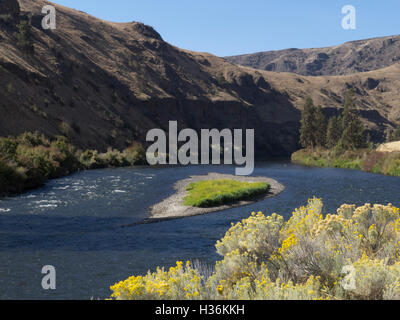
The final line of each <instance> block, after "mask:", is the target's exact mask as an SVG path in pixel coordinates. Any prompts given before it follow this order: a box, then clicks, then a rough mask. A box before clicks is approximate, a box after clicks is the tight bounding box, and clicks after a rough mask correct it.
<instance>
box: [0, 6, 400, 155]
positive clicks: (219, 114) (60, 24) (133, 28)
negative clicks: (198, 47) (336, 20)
mask: <svg viewBox="0 0 400 320" xmlns="http://www.w3.org/2000/svg"><path fill="white" fill-rule="evenodd" d="M46 4H52V3H50V2H47V1H43V0H35V1H33V0H19V1H17V0H0V112H1V117H0V136H7V135H15V134H19V133H22V132H24V131H35V130H39V131H41V132H43V133H44V134H46V135H48V136H50V137H52V136H56V135H60V134H62V135H66V136H67V137H68V138H69V139H70V140H71V142H72V143H74V144H76V145H78V146H80V147H82V148H98V149H100V150H105V149H106V148H107V147H109V146H112V147H115V148H124V147H126V146H128V145H129V144H131V143H132V141H133V140H135V141H141V142H144V141H145V136H146V133H147V131H148V130H149V129H152V128H163V129H167V128H168V121H169V120H177V121H178V124H179V127H180V128H185V127H190V128H193V129H196V130H200V129H201V128H218V129H223V128H242V129H246V128H254V129H255V135H256V155H257V156H259V157H268V156H288V155H289V154H290V153H291V152H293V151H294V150H296V149H297V148H298V130H299V119H300V110H301V107H302V105H303V103H304V99H305V98H306V97H307V96H308V95H310V96H311V97H312V98H313V99H314V101H315V103H316V104H321V105H322V106H323V107H324V110H325V112H326V113H327V115H332V114H336V113H337V112H338V111H339V110H340V108H341V106H342V104H343V97H344V94H345V92H346V90H347V89H349V88H353V89H354V91H355V100H356V104H357V108H358V109H359V112H360V115H361V117H362V120H363V122H364V123H365V124H366V125H367V127H368V130H369V131H370V133H371V136H372V138H373V139H374V140H376V141H382V140H383V137H384V134H385V130H387V129H388V128H390V127H392V126H393V125H394V124H395V123H396V122H398V121H400V90H399V87H400V72H399V71H400V64H398V63H396V59H394V60H392V61H391V62H390V61H389V58H388V59H387V61H386V60H385V61H383V60H384V59H383V58H382V59H380V58H379V50H378V51H376V52H375V53H376V54H375V55H376V57H375V60H376V61H375V62H373V61H372V62H371V66H370V67H368V68H367V69H362V70H358V69H357V68H354V69H351V68H350V67H348V68H347V69H348V72H343V73H339V74H340V76H338V75H335V76H330V75H323V76H306V75H298V74H295V73H278V72H272V71H266V70H256V69H253V68H250V67H248V66H247V67H246V66H239V65H236V64H233V63H232V62H230V61H228V60H227V59H225V58H220V57H216V56H214V55H212V54H208V53H199V52H192V51H188V50H184V49H180V48H177V47H175V46H173V45H172V44H169V43H167V42H165V41H164V40H163V39H162V36H161V35H160V34H159V33H158V32H157V31H156V30H154V29H153V28H152V27H150V26H147V25H144V24H142V23H137V22H131V23H113V22H108V21H104V20H101V19H97V18H95V17H92V16H90V15H88V14H86V13H84V12H80V11H76V10H72V9H69V8H66V7H63V6H60V5H56V4H52V5H54V6H55V7H56V9H57V29H55V30H44V29H42V27H41V21H42V18H43V14H42V13H41V11H42V7H43V6H44V5H46ZM24 24H28V25H30V26H31V27H30V28H26V27H25V29H23V27H21V26H23V25H24ZM26 29H30V30H28V31H27V30H26ZM160 31H161V32H162V30H160ZM21 39H22V40H21ZM393 39H395V38H393ZM382 41H386V40H383V39H382ZM395 43H397V42H395ZM392 45H393V44H392ZM393 50H394V49H393ZM394 51H396V50H394ZM385 52H386V51H385ZM396 52H397V53H398V54H399V55H400V53H399V50H398V49H397V51H396ZM385 55H387V56H389V55H390V54H389V53H387V52H386V53H385ZM395 57H396V55H395V54H393V58H395ZM235 62H236V63H238V61H235ZM338 68H339V67H338ZM343 68H344V69H346V67H343ZM377 68H379V69H377ZM339 69H340V68H339ZM339 69H338V70H339ZM344 69H343V70H344ZM372 69H377V70H372ZM369 70H371V71H369ZM275 71H279V70H275ZM287 71H291V72H294V71H293V70H287ZM358 71H368V72H363V73H357V72H358ZM335 74H336V73H335Z"/></svg>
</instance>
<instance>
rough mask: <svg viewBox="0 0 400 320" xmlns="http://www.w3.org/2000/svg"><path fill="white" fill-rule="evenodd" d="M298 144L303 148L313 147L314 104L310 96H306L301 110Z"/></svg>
mask: <svg viewBox="0 0 400 320" xmlns="http://www.w3.org/2000/svg"><path fill="white" fill-rule="evenodd" d="M300 123H301V127H300V144H301V146H302V147H303V148H309V147H311V148H314V146H315V144H316V143H315V136H314V125H315V106H314V103H313V101H312V99H311V97H307V99H306V101H305V104H304V108H303V110H302V112H301V121H300Z"/></svg>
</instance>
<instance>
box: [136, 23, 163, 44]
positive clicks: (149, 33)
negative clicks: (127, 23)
mask: <svg viewBox="0 0 400 320" xmlns="http://www.w3.org/2000/svg"><path fill="white" fill-rule="evenodd" d="M132 28H133V30H135V31H136V32H138V33H140V34H142V35H144V36H146V37H148V38H153V39H156V40H160V41H162V37H161V36H160V34H159V33H158V32H157V31H156V30H154V29H153V28H152V27H150V26H148V25H145V24H144V23H134V24H133V26H132Z"/></svg>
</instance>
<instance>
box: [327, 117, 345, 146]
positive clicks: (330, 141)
mask: <svg viewBox="0 0 400 320" xmlns="http://www.w3.org/2000/svg"><path fill="white" fill-rule="evenodd" d="M341 122H342V119H341V118H340V117H335V116H334V117H331V118H330V119H329V122H328V129H327V133H326V146H327V147H328V148H329V149H331V148H334V147H335V146H336V145H337V144H338V142H339V140H340V138H341V136H342V126H341Z"/></svg>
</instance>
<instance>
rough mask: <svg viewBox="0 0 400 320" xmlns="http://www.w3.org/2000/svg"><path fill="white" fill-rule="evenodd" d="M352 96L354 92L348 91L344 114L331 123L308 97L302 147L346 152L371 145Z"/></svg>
mask: <svg viewBox="0 0 400 320" xmlns="http://www.w3.org/2000/svg"><path fill="white" fill-rule="evenodd" d="M353 94H354V92H353V90H351V89H350V90H348V91H347V93H346V97H345V101H344V106H343V111H342V112H341V114H340V115H338V116H333V117H330V118H329V120H328V119H327V118H326V116H325V114H324V112H323V110H322V107H321V106H317V107H316V106H315V105H314V102H313V100H312V99H311V97H307V99H306V101H305V104H304V108H303V110H302V113H301V127H300V144H301V146H302V147H303V148H311V149H314V148H315V147H324V148H329V149H331V148H341V149H346V150H347V149H358V148H364V147H367V146H368V144H369V143H370V137H369V134H368V135H366V134H365V127H364V125H363V124H362V122H361V121H360V119H359V116H358V113H357V110H356V108H355V103H354V100H353Z"/></svg>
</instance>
